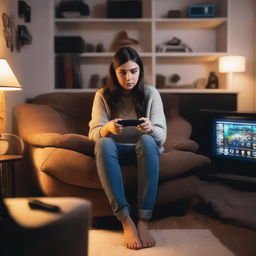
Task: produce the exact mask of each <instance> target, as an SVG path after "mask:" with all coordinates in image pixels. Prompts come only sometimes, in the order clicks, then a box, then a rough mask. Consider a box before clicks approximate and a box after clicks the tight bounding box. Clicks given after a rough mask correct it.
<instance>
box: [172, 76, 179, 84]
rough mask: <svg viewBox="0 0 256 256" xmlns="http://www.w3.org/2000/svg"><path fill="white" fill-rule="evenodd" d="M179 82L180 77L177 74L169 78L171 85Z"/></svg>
mask: <svg viewBox="0 0 256 256" xmlns="http://www.w3.org/2000/svg"><path fill="white" fill-rule="evenodd" d="M179 81H180V75H178V74H173V75H172V76H171V77H170V82H171V83H172V84H176V83H178V82H179Z"/></svg>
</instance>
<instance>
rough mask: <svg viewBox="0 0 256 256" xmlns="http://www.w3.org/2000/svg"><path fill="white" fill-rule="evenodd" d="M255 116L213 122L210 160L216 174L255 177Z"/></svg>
mask: <svg viewBox="0 0 256 256" xmlns="http://www.w3.org/2000/svg"><path fill="white" fill-rule="evenodd" d="M255 116H256V115H255V114H251V115H250V114H242V113H240V115H217V116H215V117H214V118H213V119H212V129H211V131H212V132H211V133H212V138H211V156H212V158H213V163H214V166H215V168H217V169H218V170H217V171H220V172H229V173H233V174H238V175H245V176H253V177H256V118H255Z"/></svg>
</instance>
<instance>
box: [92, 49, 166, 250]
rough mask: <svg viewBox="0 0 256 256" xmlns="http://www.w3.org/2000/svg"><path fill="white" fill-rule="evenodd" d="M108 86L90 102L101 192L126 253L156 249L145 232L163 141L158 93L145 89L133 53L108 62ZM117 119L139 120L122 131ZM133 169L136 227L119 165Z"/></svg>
mask: <svg viewBox="0 0 256 256" xmlns="http://www.w3.org/2000/svg"><path fill="white" fill-rule="evenodd" d="M109 73H110V74H109V79H108V81H107V85H106V86H105V87H104V88H102V89H99V90H98V91H97V92H96V94H95V98H94V102H93V108H92V119H91V121H90V123H89V126H90V130H89V138H90V139H92V140H94V141H96V145H95V157H96V164H97V170H98V174H99V178H100V181H101V183H102V187H103V189H104V191H105V193H106V196H107V198H108V200H109V202H110V204H111V207H112V210H113V213H114V214H115V215H116V217H117V218H118V219H119V220H120V221H121V223H122V226H123V230H124V240H125V244H126V246H127V247H128V248H130V249H141V248H146V247H152V246H154V245H155V240H154V238H153V237H152V236H151V235H150V232H149V229H148V220H149V219H150V218H151V216H152V210H153V207H154V203H155V198H156V193H157V185H158V169H159V153H161V152H163V143H164V142H165V139H166V120H165V115H164V111H163V105H162V100H161V97H160V95H159V93H158V91H157V90H156V89H155V88H154V87H152V86H149V85H145V84H144V67H143V63H142V61H141V59H140V57H139V55H138V53H137V52H136V51H135V50H134V49H133V48H130V47H123V48H120V49H119V50H118V51H117V52H116V53H115V54H114V56H113V57H112V61H111V64H110V70H109ZM122 119H139V120H142V121H143V123H141V124H139V125H137V126H127V127H126V126H123V125H122V124H119V123H118V121H120V120H122ZM131 164H136V165H137V186H138V198H137V200H138V210H137V212H138V222H137V224H135V223H134V221H133V220H132V218H131V216H130V206H129V204H128V202H127V201H126V197H125V193H124V185H123V181H122V173H121V170H120V166H121V165H131Z"/></svg>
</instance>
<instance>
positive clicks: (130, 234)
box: [121, 216, 142, 250]
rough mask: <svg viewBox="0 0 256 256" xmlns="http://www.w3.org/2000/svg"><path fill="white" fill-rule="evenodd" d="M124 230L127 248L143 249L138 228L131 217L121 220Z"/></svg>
mask: <svg viewBox="0 0 256 256" xmlns="http://www.w3.org/2000/svg"><path fill="white" fill-rule="evenodd" d="M121 222H122V225H123V229H124V241H125V244H126V247H127V248H129V249H133V250H139V249H141V248H142V244H141V241H140V238H139V235H138V231H137V228H136V226H135V224H134V222H133V220H132V219H131V217H130V216H128V217H127V218H125V219H123V220H121Z"/></svg>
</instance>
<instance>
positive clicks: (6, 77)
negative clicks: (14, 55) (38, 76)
mask: <svg viewBox="0 0 256 256" xmlns="http://www.w3.org/2000/svg"><path fill="white" fill-rule="evenodd" d="M15 90H21V86H20V83H19V82H18V80H17V78H16V77H15V75H14V74H13V72H12V70H11V68H10V66H9V64H8V62H7V61H6V60H4V59H0V91H15Z"/></svg>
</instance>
